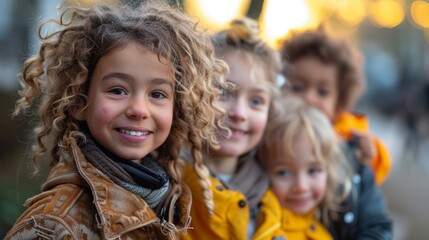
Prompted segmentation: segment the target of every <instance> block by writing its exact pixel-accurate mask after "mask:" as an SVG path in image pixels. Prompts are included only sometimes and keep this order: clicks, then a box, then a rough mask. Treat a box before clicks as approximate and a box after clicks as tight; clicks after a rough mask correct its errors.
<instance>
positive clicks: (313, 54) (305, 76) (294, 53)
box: [281, 29, 391, 185]
mask: <svg viewBox="0 0 429 240" xmlns="http://www.w3.org/2000/svg"><path fill="white" fill-rule="evenodd" d="M281 51H282V56H283V62H284V63H285V65H286V66H287V67H286V68H285V72H284V74H285V75H286V78H287V79H288V81H289V83H290V86H289V88H285V90H286V91H288V92H289V93H291V94H293V95H296V96H299V97H301V98H303V99H305V101H306V102H307V103H309V104H311V105H313V106H315V107H317V108H319V109H320V110H321V111H322V112H324V113H325V114H326V115H327V116H328V118H329V119H330V120H331V122H332V123H333V125H334V129H335V130H336V132H337V133H338V134H339V135H340V136H341V137H343V138H344V139H345V140H347V141H354V142H356V143H357V153H358V154H359V159H361V160H362V162H365V163H369V164H370V166H371V167H372V169H373V170H374V175H375V180H376V183H377V184H378V185H381V184H382V183H383V182H384V181H385V180H386V179H387V177H388V175H389V172H390V169H391V159H390V156H389V153H388V150H387V148H386V147H385V145H384V144H383V143H382V142H381V141H380V140H379V139H378V138H376V137H375V136H374V135H372V134H371V133H370V132H369V123H368V119H367V118H366V116H365V115H363V114H361V113H356V112H353V111H352V109H353V107H354V104H355V102H356V100H357V99H358V97H359V96H360V94H361V92H362V91H363V89H364V85H365V83H364V77H363V70H362V66H361V61H360V60H359V58H358V53H357V51H356V50H355V49H354V48H352V47H351V46H350V45H348V44H347V43H346V42H345V41H342V40H340V39H335V38H334V37H332V36H330V35H328V34H327V33H326V32H325V31H323V30H322V29H318V30H313V31H307V32H303V33H300V34H296V35H295V36H293V37H292V38H291V39H290V40H288V41H286V42H285V43H284V44H283V47H282V49H281Z"/></svg>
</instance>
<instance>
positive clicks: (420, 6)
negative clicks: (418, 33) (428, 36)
mask: <svg viewBox="0 0 429 240" xmlns="http://www.w3.org/2000/svg"><path fill="white" fill-rule="evenodd" d="M410 14H411V19H412V21H413V22H414V23H415V24H417V25H418V26H419V27H423V28H429V2H425V1H421V0H418V1H414V2H413V3H412V4H411V9H410Z"/></svg>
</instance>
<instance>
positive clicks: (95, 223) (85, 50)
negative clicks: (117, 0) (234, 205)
mask: <svg viewBox="0 0 429 240" xmlns="http://www.w3.org/2000/svg"><path fill="white" fill-rule="evenodd" d="M49 23H55V24H57V25H58V27H59V30H57V31H55V32H54V33H51V34H48V35H46V36H41V34H39V35H40V38H41V41H42V44H41V47H40V51H39V53H38V54H37V55H35V56H33V57H31V58H29V59H28V60H27V61H26V62H25V64H24V69H23V74H22V78H23V81H22V84H23V89H22V91H20V96H21V99H19V100H18V102H17V105H16V112H15V115H18V114H20V113H23V112H25V111H26V110H30V109H36V110H37V113H38V115H37V116H38V120H39V122H38V125H37V127H36V128H35V139H36V142H35V145H34V149H35V151H34V153H33V155H32V156H33V161H35V163H37V162H38V160H39V159H40V158H42V157H46V158H47V159H48V160H49V165H50V173H49V176H48V179H47V181H46V182H45V183H44V185H43V186H42V191H43V192H42V193H41V194H39V195H37V196H35V197H32V198H30V199H29V200H27V202H26V206H27V210H26V211H25V212H24V213H23V214H22V215H21V217H20V218H19V219H18V220H17V222H16V224H15V225H14V226H13V228H12V229H11V230H10V231H9V233H8V234H7V236H6V239H35V238H37V239H39V238H40V239H176V238H177V235H178V234H177V233H178V232H179V231H182V230H186V229H187V228H188V227H189V222H190V219H191V218H190V216H189V209H190V205H191V201H190V200H191V196H190V191H189V189H188V188H187V186H186V185H184V184H183V183H182V181H181V168H180V164H179V163H180V162H179V152H180V149H181V147H182V143H183V142H185V141H189V142H190V145H191V147H192V148H191V149H192V151H191V152H192V153H193V154H194V155H195V156H196V157H195V158H194V166H195V170H196V172H197V173H198V174H197V175H198V177H197V179H198V182H200V183H202V185H203V186H208V179H207V178H206V177H207V176H205V175H204V173H205V172H207V170H206V168H205V167H204V166H203V165H202V159H201V157H199V156H200V155H198V154H197V152H199V151H200V150H201V146H202V142H203V141H204V142H205V143H208V144H209V145H211V144H212V143H215V139H214V138H213V137H212V136H213V132H212V131H213V129H214V127H215V123H214V116H215V115H218V114H219V113H220V111H219V110H218V109H217V108H215V107H214V104H213V100H214V99H215V97H216V96H217V95H218V94H219V91H218V87H217V86H216V87H215V86H213V84H212V80H213V79H216V80H217V85H219V84H220V85H222V78H221V77H222V76H223V75H224V73H225V72H226V70H227V67H226V65H225V64H224V63H223V62H222V61H220V60H217V59H216V58H214V51H213V47H212V45H211V42H210V39H209V38H208V36H206V35H204V34H203V33H202V32H199V31H197V30H196V28H195V23H194V22H193V21H192V20H191V19H190V18H189V17H187V16H186V15H185V14H184V13H182V12H181V11H179V10H177V9H174V8H172V7H170V6H169V5H168V4H167V3H155V2H148V3H146V4H142V5H141V6H139V7H137V8H135V9H131V8H129V7H126V6H116V7H115V6H109V5H103V4H101V5H94V6H92V7H90V8H79V7H75V8H70V9H68V10H66V11H65V12H64V13H63V14H62V15H61V17H60V19H59V20H50V21H47V22H46V23H45V24H49ZM42 28H43V25H42V26H41V27H40V29H39V33H40V32H41V30H42ZM36 167H38V164H36ZM202 191H203V192H208V194H206V195H208V196H210V189H209V188H204V189H203V190H202ZM205 201H206V202H210V199H206V200H205Z"/></svg>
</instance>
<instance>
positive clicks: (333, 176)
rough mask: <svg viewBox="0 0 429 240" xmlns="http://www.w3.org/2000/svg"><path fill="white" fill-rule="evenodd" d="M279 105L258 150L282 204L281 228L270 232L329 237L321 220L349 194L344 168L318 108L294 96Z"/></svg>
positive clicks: (285, 235)
mask: <svg viewBox="0 0 429 240" xmlns="http://www.w3.org/2000/svg"><path fill="white" fill-rule="evenodd" d="M280 105H281V106H280V107H279V108H278V109H277V111H276V114H275V115H274V116H273V117H272V118H271V119H270V121H269V122H268V126H267V129H266V131H265V136H264V137H263V140H262V142H261V144H260V147H259V150H258V155H259V159H261V160H262V159H263V162H262V163H263V165H264V166H265V169H266V170H267V172H268V173H269V176H270V184H271V188H272V190H273V192H274V193H275V195H276V196H277V198H278V200H279V202H280V204H281V206H282V209H281V214H280V216H279V217H280V222H281V227H280V228H278V229H277V230H276V234H274V235H273V236H275V237H277V238H276V239H282V238H281V237H282V236H283V239H288V240H293V239H312V240H322V239H333V238H332V237H331V235H330V233H329V231H328V230H327V229H326V228H325V226H324V225H323V224H322V223H321V221H323V222H325V223H327V222H328V218H331V217H335V216H336V215H337V214H338V213H337V211H338V209H339V208H340V206H339V204H340V203H341V202H342V201H343V200H344V199H345V197H346V196H347V195H348V194H349V192H350V189H351V183H350V177H349V174H348V173H349V172H350V166H349V165H348V162H347V161H346V159H345V158H344V157H343V155H342V153H341V149H339V145H338V138H337V136H336V134H335V132H334V130H333V128H332V125H331V124H330V122H329V120H328V119H327V118H326V116H325V115H324V114H323V113H322V112H320V111H319V110H317V109H316V108H313V107H311V106H309V105H307V104H305V103H304V102H303V101H302V100H300V99H298V98H290V99H288V98H287V99H285V101H284V102H281V103H280ZM339 189H342V190H341V191H339ZM267 239H268V238H267Z"/></svg>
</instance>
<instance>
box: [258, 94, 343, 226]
mask: <svg viewBox="0 0 429 240" xmlns="http://www.w3.org/2000/svg"><path fill="white" fill-rule="evenodd" d="M301 133H304V134H307V136H308V137H309V138H310V141H311V146H309V148H310V147H311V148H312V150H313V153H314V154H315V157H316V159H317V160H318V161H320V162H323V163H324V164H325V166H326V169H327V176H328V179H327V190H326V194H325V197H324V199H323V200H322V203H321V206H320V210H321V213H322V217H323V220H324V221H325V222H326V221H327V219H328V216H334V217H335V216H337V213H338V212H339V211H340V204H341V202H342V201H343V200H344V199H345V197H346V196H347V195H348V194H349V192H350V189H351V182H350V170H351V167H350V166H349V164H348V162H347V159H346V158H345V156H344V155H343V154H342V152H341V149H340V146H339V140H338V138H337V135H336V134H335V132H334V130H333V128H332V125H331V123H330V121H329V119H328V118H327V117H326V116H325V115H324V114H323V113H322V112H320V111H319V110H317V109H315V108H313V107H311V106H309V105H307V104H305V103H304V102H303V101H302V100H301V99H298V98H294V97H287V98H285V99H283V100H279V101H278V102H277V103H276V105H275V111H274V114H273V116H272V118H271V119H269V122H268V125H267V128H266V131H265V135H264V137H263V139H262V141H261V144H260V146H259V149H258V157H259V159H260V161H262V165H266V163H265V162H267V161H270V159H271V158H272V157H273V156H275V154H280V153H287V154H290V155H293V154H294V152H293V149H292V144H293V142H294V141H295V139H296V137H297V136H298V135H299V134H301ZM340 190H341V191H340ZM340 193H341V194H340ZM328 214H329V215H328Z"/></svg>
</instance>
